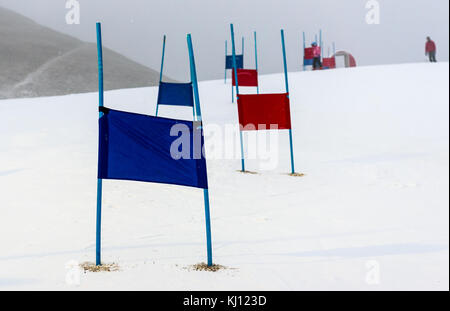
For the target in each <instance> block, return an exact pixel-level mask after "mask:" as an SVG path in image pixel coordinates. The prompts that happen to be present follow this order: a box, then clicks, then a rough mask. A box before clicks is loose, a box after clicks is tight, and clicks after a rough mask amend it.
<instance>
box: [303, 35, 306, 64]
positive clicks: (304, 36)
mask: <svg viewBox="0 0 450 311" xmlns="http://www.w3.org/2000/svg"><path fill="white" fill-rule="evenodd" d="M305 50H306V35H305V32H303V71H305V70H306V66H305Z"/></svg>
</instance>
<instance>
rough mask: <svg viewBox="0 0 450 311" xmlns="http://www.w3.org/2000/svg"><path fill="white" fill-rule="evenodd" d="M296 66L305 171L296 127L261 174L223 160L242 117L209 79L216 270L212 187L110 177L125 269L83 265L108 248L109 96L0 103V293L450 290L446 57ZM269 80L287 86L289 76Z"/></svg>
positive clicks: (114, 247)
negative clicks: (102, 151) (104, 128)
mask: <svg viewBox="0 0 450 311" xmlns="http://www.w3.org/2000/svg"><path fill="white" fill-rule="evenodd" d="M289 79H290V88H291V96H290V98H291V111H292V121H293V137H294V152H295V164H296V171H297V172H299V173H304V174H305V176H304V177H291V176H289V175H288V173H289V172H290V155H289V140H288V134H287V132H286V131H284V132H283V131H281V132H280V133H279V134H280V135H279V137H278V145H275V146H276V148H275V150H276V151H279V154H278V161H277V162H276V165H275V166H273V165H264V164H267V162H268V160H267V159H253V160H250V161H247V169H248V170H250V171H254V172H257V173H258V174H242V173H240V172H238V171H239V169H240V159H239V157H234V158H232V159H230V158H228V159H223V158H224V156H220V155H221V152H220V149H221V148H222V149H225V148H224V146H226V145H229V146H231V145H235V144H234V143H233V139H234V138H235V137H234V136H233V135H229V136H225V135H215V134H214V133H216V134H217V133H220V131H218V130H219V129H222V130H223V131H222V132H223V133H224V132H225V130H224V129H225V128H227V127H235V128H236V127H237V123H238V121H237V120H238V117H237V107H236V105H235V104H232V103H231V89H230V85H229V81H228V84H224V81H223V80H222V81H220V80H218V81H206V82H201V83H200V97H201V106H202V110H203V119H204V123H205V127H206V140H207V143H208V146H207V150H206V154H207V157H208V177H209V186H210V198H211V214H212V235H213V256H214V262H215V263H217V264H220V265H223V266H226V267H227V269H225V270H220V271H218V272H201V271H193V270H192V269H190V266H192V265H195V264H198V263H201V262H205V261H206V233H205V222H204V206H203V192H202V191H201V190H200V189H194V188H186V187H179V186H170V185H160V184H151V183H139V182H126V181H104V189H103V202H104V203H103V206H104V208H103V219H102V224H103V227H102V228H103V236H102V239H103V262H105V263H116V264H117V265H118V266H119V267H120V270H119V271H115V272H99V273H92V272H88V273H84V272H81V273H79V274H78V272H79V271H78V268H77V267H78V263H83V262H86V261H90V262H93V261H94V260H95V216H96V190H97V188H96V183H97V151H98V146H97V144H98V109H97V105H98V101H97V100H98V94H97V93H89V94H78V95H68V96H61V97H49V98H34V99H15V100H3V101H0V121H1V122H0V141H1V145H0V189H2V190H1V196H0V290H50V289H52V290H53V289H54V290H448V289H449V190H448V189H449V136H448V135H449V86H448V85H449V65H448V63H440V64H425V63H424V64H407V65H393V66H376V67H361V68H353V69H337V70H330V71H320V72H293V73H290V74H289ZM260 84H261V92H263V93H272V92H284V77H283V75H282V74H274V75H267V76H261V77H260ZM242 92H254V90H252V89H242ZM156 97H157V88H139V89H128V90H118V91H110V92H107V93H106V94H105V105H106V106H107V107H110V108H115V109H120V110H126V111H132V112H138V113H145V114H150V115H154V113H155V103H156ZM160 113H161V116H166V117H171V118H183V119H189V118H191V117H192V115H191V114H192V111H191V110H190V109H187V108H186V109H185V108H177V107H162V108H161V109H160ZM208 129H209V130H208ZM213 129H215V131H214V133H212V132H213ZM213 134H214V135H213ZM263 134H264V133H258V135H256V134H255V133H250V134H248V133H246V134H245V135H244V138H245V141H246V146H247V147H252V146H253V147H254V146H255V144H256V143H258V144H260V143H262V140H256V139H255V138H256V136H258V137H259V136H263ZM263 138H264V137H263ZM266 138H267V137H266ZM267 139H270V137H269V138H267ZM214 144H215V147H214V146H212V145H214ZM247 151H248V152H250V150H247ZM223 153H225V151H223ZM237 155H238V156H239V150H237ZM78 278H79V279H78Z"/></svg>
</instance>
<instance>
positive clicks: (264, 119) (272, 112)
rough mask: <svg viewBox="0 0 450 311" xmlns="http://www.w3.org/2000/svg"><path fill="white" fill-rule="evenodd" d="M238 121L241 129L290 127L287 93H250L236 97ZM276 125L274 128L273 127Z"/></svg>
mask: <svg viewBox="0 0 450 311" xmlns="http://www.w3.org/2000/svg"><path fill="white" fill-rule="evenodd" d="M238 111H239V123H240V125H241V130H243V131H255V130H270V129H271V128H272V129H278V130H288V129H291V110H290V104H289V94H288V93H283V94H251V95H241V94H239V97H238ZM273 126H276V128H273Z"/></svg>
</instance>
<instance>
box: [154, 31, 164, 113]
mask: <svg viewBox="0 0 450 311" xmlns="http://www.w3.org/2000/svg"><path fill="white" fill-rule="evenodd" d="M165 52H166V35H164V37H163V49H162V59H161V71H160V72H159V83H160V84H161V82H162V78H163V70H164V54H165ZM158 110H159V103H158V101H156V116H158Z"/></svg>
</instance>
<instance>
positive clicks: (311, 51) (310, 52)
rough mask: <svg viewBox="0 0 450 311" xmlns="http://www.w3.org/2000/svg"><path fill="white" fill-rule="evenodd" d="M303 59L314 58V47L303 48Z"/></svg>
mask: <svg viewBox="0 0 450 311" xmlns="http://www.w3.org/2000/svg"><path fill="white" fill-rule="evenodd" d="M304 59H314V48H305V57H304Z"/></svg>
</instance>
